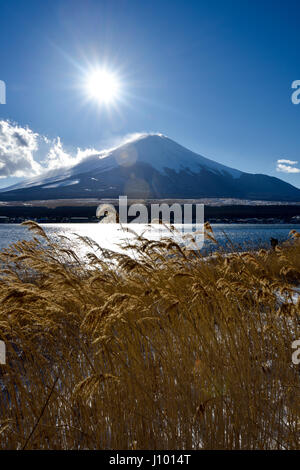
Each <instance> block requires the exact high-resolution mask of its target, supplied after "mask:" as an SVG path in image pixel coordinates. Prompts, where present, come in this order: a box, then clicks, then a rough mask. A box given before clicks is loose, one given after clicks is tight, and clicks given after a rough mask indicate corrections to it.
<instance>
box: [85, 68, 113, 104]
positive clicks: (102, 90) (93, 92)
mask: <svg viewBox="0 0 300 470" xmlns="http://www.w3.org/2000/svg"><path fill="white" fill-rule="evenodd" d="M86 88H87V91H88V94H89V97H90V98H91V99H95V100H97V101H98V102H99V103H100V104H102V103H105V104H109V103H112V102H113V101H115V100H116V99H117V98H118V95H119V91H120V83H119V80H118V78H117V76H116V75H115V74H113V73H112V72H110V71H109V70H105V69H99V70H96V71H94V72H92V73H91V74H90V75H89V77H88V79H87V83H86Z"/></svg>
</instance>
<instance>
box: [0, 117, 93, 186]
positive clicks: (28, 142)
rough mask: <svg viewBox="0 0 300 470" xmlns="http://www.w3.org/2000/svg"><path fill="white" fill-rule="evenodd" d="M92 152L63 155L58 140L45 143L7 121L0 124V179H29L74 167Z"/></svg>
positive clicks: (75, 152)
mask: <svg viewBox="0 0 300 470" xmlns="http://www.w3.org/2000/svg"><path fill="white" fill-rule="evenodd" d="M96 153H99V151H97V150H95V149H85V150H82V149H80V148H77V150H76V151H74V152H67V151H66V150H65V149H64V148H63V144H62V142H61V140H60V138H59V137H57V138H56V139H52V140H51V139H49V138H48V137H45V136H43V135H40V134H38V133H36V132H33V131H32V130H31V129H30V128H29V127H21V126H19V125H18V124H16V123H13V122H10V121H4V120H0V178H6V177H10V176H14V177H31V176H37V175H40V174H42V173H44V172H46V171H48V170H54V169H58V168H62V167H70V166H73V165H76V164H77V163H79V162H80V161H81V160H83V159H84V158H86V157H88V156H89V155H93V154H96Z"/></svg>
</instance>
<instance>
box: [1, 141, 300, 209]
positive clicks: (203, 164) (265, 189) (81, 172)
mask: <svg viewBox="0 0 300 470" xmlns="http://www.w3.org/2000/svg"><path fill="white" fill-rule="evenodd" d="M119 195H127V196H128V198H142V199H160V198H161V199H166V198H178V199H179V198H180V199H185V198H188V199H197V198H204V197H205V198H237V199H250V200H257V199H260V200H268V201H294V202H296V201H300V189H297V188H296V187H294V186H292V185H291V184H288V183H286V182H284V181H282V180H280V179H278V178H275V177H271V176H267V175H263V174H250V173H245V172H242V171H239V170H236V169H233V168H230V167H227V166H225V165H222V164H220V163H217V162H215V161H213V160H210V159H208V158H205V157H203V156H201V155H198V154H196V153H194V152H192V151H191V150H188V149H186V148H185V147H183V146H181V145H179V144H177V143H176V142H174V141H173V140H171V139H169V138H168V137H165V136H163V135H161V134H147V135H142V136H140V137H138V138H137V139H135V140H133V141H130V142H128V143H126V144H124V145H121V146H119V147H116V148H114V149H111V150H108V151H105V152H102V153H99V154H95V155H92V156H89V157H87V158H85V159H84V160H82V161H81V162H80V163H78V164H76V165H75V166H73V167H71V168H65V169H60V170H55V171H53V170H52V171H51V172H48V173H45V174H44V175H43V176H42V177H41V176H40V177H36V178H31V179H27V180H24V181H23V182H22V183H18V184H16V185H13V186H11V187H9V188H4V189H2V190H1V192H0V200H1V201H29V200H31V201H33V200H49V199H80V198H101V199H102V198H117V197H119Z"/></svg>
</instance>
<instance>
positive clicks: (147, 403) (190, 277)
mask: <svg viewBox="0 0 300 470" xmlns="http://www.w3.org/2000/svg"><path fill="white" fill-rule="evenodd" d="M27 225H28V228H29V229H30V230H33V232H34V235H36V236H35V237H34V238H33V240H32V241H28V242H26V241H23V242H18V243H16V244H14V245H12V246H10V247H9V248H8V249H7V250H5V251H3V252H2V253H1V254H0V262H1V265H2V267H3V269H2V271H1V274H0V305H1V309H0V339H2V340H3V341H5V343H6V348H7V364H6V365H0V395H1V401H0V435H1V436H0V448H1V449H22V448H26V449H152V450H156V449H161V450H163V449H169V450H173V449H297V448H299V431H300V422H299V415H300V413H299V411H300V409H299V403H300V402H299V387H300V383H299V368H298V366H296V365H294V364H293V363H292V359H291V356H292V352H293V351H292V349H291V344H292V342H293V341H294V340H295V339H298V338H299V337H300V333H299V310H300V300H299V298H297V296H296V288H297V286H298V285H299V283H300V256H299V255H300V243H299V234H298V233H297V232H293V233H291V237H293V238H291V241H290V242H288V243H286V244H285V245H284V246H281V247H279V248H276V250H275V251H272V252H271V251H268V250H260V251H259V252H249V253H243V254H239V253H232V254H227V255H226V256H224V255H223V254H222V252H219V253H218V252H217V254H216V255H215V256H214V257H211V258H205V259H203V258H202V257H201V254H200V253H199V252H197V251H195V252H192V251H186V250H185V249H184V248H182V247H180V246H179V245H178V244H176V243H174V241H172V240H171V239H169V240H167V239H165V240H161V241H160V242H158V241H156V242H153V241H149V240H146V239H144V238H143V237H142V236H139V237H138V236H137V237H136V239H135V240H134V241H131V242H130V250H131V251H132V250H133V251H134V253H135V256H128V255H126V253H125V254H120V253H113V252H110V251H109V250H102V249H101V247H96V250H98V251H96V252H95V251H93V253H92V252H91V253H90V255H89V256H88V261H87V262H85V263H84V262H83V261H82V260H80V259H79V258H78V256H77V255H76V253H75V252H74V250H72V247H71V246H66V240H63V239H62V240H61V243H60V242H53V241H51V240H50V239H49V238H48V237H47V235H46V234H45V233H44V232H43V230H42V229H41V227H39V226H38V225H37V224H35V223H34V222H28V223H27ZM206 232H207V236H209V238H210V239H213V238H214V235H213V231H212V229H211V227H210V226H206ZM81 243H85V244H87V246H89V247H90V248H91V249H92V248H95V244H94V242H92V241H91V240H88V239H82V240H81ZM97 253H98V254H97Z"/></svg>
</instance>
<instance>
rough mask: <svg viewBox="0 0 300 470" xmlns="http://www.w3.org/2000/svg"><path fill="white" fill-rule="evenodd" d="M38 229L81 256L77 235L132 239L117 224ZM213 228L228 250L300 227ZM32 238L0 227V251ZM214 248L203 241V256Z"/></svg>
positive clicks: (113, 243) (108, 242)
mask: <svg viewBox="0 0 300 470" xmlns="http://www.w3.org/2000/svg"><path fill="white" fill-rule="evenodd" d="M41 226H42V227H43V229H44V230H45V231H46V233H47V234H48V235H49V236H50V237H51V238H53V239H56V240H57V239H58V236H59V235H64V236H67V237H68V238H69V239H70V240H71V243H72V246H73V247H75V246H76V251H77V252H79V253H81V254H82V255H84V254H85V253H86V252H87V248H86V247H84V246H83V243H82V242H79V241H78V240H77V235H81V236H88V237H90V238H92V239H93V240H95V241H96V242H97V243H98V244H99V245H101V246H102V247H103V248H110V249H114V250H118V251H120V248H119V247H118V244H119V243H120V241H121V240H124V239H128V238H131V237H132V236H131V235H130V234H128V233H124V231H122V230H121V229H120V226H119V225H117V224H98V223H96V224H41ZM128 227H130V228H133V229H135V230H136V229H137V231H138V232H139V233H140V232H141V231H142V230H144V229H145V228H144V227H143V226H141V225H137V224H128ZM212 227H213V230H214V235H215V238H216V239H217V241H218V242H219V243H220V244H221V245H222V246H223V247H227V249H228V250H231V249H234V250H246V249H248V248H254V249H257V248H261V247H270V237H274V238H277V239H278V240H279V243H280V242H282V241H284V240H287V238H288V235H289V232H290V231H291V230H292V229H295V230H297V231H299V232H300V224H213V225H212ZM160 230H161V226H160ZM190 231H192V229H190ZM163 234H164V235H166V234H167V230H165V229H164V230H163ZM32 236H33V235H32V232H30V231H29V230H28V229H27V228H26V227H24V226H22V225H18V224H0V250H1V249H3V248H6V247H8V246H9V245H10V244H11V243H15V242H17V241H19V240H30V239H31V238H32ZM146 236H147V237H148V238H159V236H161V232H160V234H159V235H157V233H156V234H154V235H153V234H152V235H149V234H147V233H146ZM228 240H230V242H228ZM215 249H216V246H215V244H212V243H211V242H210V241H209V240H205V242H204V246H203V248H202V251H203V252H204V253H206V252H209V251H214V250H215ZM88 251H90V250H88Z"/></svg>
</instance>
